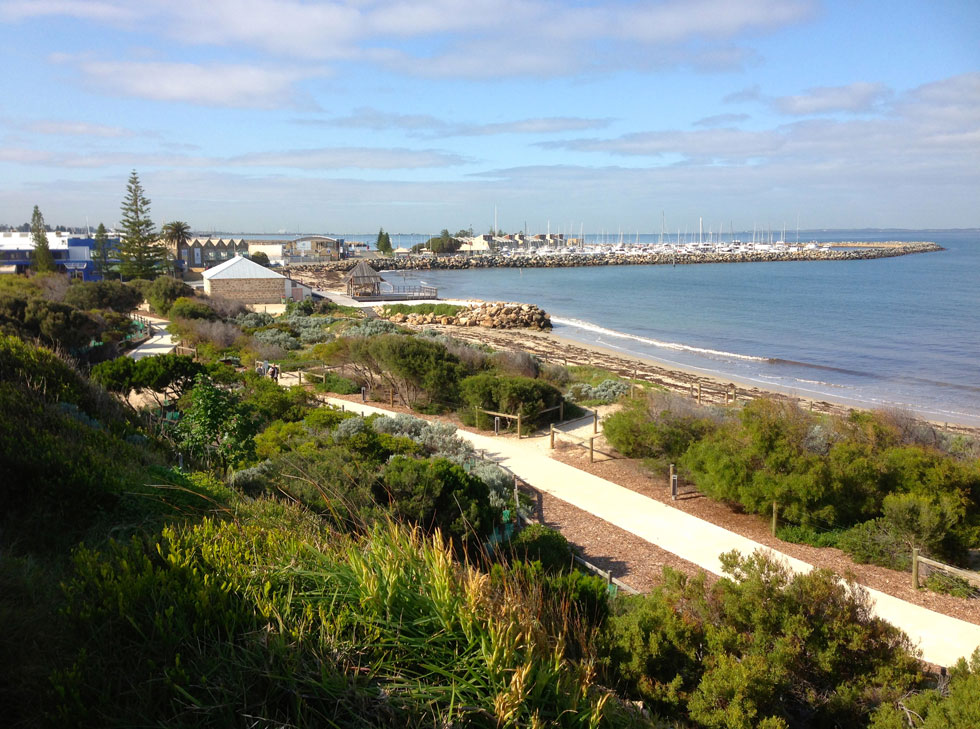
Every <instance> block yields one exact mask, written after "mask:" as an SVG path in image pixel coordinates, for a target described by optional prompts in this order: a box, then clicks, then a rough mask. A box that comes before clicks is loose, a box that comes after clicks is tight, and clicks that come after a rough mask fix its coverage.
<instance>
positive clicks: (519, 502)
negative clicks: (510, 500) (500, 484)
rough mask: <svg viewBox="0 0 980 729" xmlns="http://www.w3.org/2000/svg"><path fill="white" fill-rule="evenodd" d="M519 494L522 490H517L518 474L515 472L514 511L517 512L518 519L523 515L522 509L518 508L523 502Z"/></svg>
mask: <svg viewBox="0 0 980 729" xmlns="http://www.w3.org/2000/svg"><path fill="white" fill-rule="evenodd" d="M519 495H520V492H518V490H517V474H516V473H515V474H514V513H515V514H517V518H518V519H520V517H521V510H520V508H518V507H519V506H520V504H521V501H520V498H519Z"/></svg>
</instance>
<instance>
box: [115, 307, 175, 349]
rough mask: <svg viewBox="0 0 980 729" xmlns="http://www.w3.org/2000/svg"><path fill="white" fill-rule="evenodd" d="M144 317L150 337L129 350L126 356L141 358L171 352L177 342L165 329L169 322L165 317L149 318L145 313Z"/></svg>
mask: <svg viewBox="0 0 980 729" xmlns="http://www.w3.org/2000/svg"><path fill="white" fill-rule="evenodd" d="M144 317H145V318H146V319H148V320H149V322H150V324H149V326H150V338H149V339H147V340H146V341H145V342H143V343H142V344H141V345H139V346H138V347H136V348H135V349H132V350H130V351H129V352H128V353H127V355H126V356H127V357H132V358H133V359H143V358H144V357H152V356H153V355H156V354H169V353H170V352H173V351H174V350H175V349H176V348H177V344H176V343H175V342H174V340H173V339H172V338H171V336H170V334H169V333H168V332H167V330H166V326H167V324H169V323H170V322H168V321H166V320H165V319H157V320H154V319H150V318H149V317H147V316H146V315H145V314H144Z"/></svg>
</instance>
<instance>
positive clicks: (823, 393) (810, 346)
mask: <svg viewBox="0 0 980 729" xmlns="http://www.w3.org/2000/svg"><path fill="white" fill-rule="evenodd" d="M658 237H659V235H640V236H639V241H640V242H641V243H646V242H656V240H657V239H658ZM747 237H748V238H751V235H749V236H747ZM400 238H401V236H392V242H393V243H395V245H399V244H401V243H405V244H411V243H413V242H419V241H418V240H417V238H418V236H416V237H415V238H413V237H411V236H405V237H404V240H400ZM633 240H634V241H635V240H636V238H635V237H633ZM789 240H795V235H793V236H789ZM800 240H817V241H839V240H850V241H873V240H931V241H935V242H936V243H939V244H940V245H942V246H943V247H944V248H946V250H945V251H942V252H937V253H927V254H921V255H914V256H901V257H898V258H886V259H879V260H873V261H840V262H837V261H814V262H788V263H744V264H704V265H688V266H683V265H682V266H676V267H672V266H616V267H594V268H561V269H523V270H520V269H493V270H472V271H470V270H467V271H424V272H420V273H408V274H405V275H404V280H405V282H406V283H411V282H418V281H424V282H425V283H427V284H431V285H435V286H437V287H438V288H439V294H440V297H442V298H475V299H489V300H508V301H521V302H528V303H533V304H536V305H538V306H540V307H541V308H543V309H545V310H546V311H548V312H549V313H550V314H551V316H552V321H553V322H554V324H555V333H556V334H560V335H562V336H565V337H568V338H571V339H575V340H578V341H582V342H590V343H597V344H601V345H603V346H605V347H609V348H613V349H617V350H620V351H622V352H624V353H629V354H636V355H641V356H644V357H649V358H652V359H656V360H659V361H661V362H664V363H666V364H677V365H682V366H684V367H689V368H696V369H698V370H700V371H703V372H706V373H710V374H713V375H719V376H723V377H726V378H731V379H732V380H734V381H739V382H745V383H751V384H755V385H759V386H762V387H766V388H770V389H777V390H781V391H787V392H793V393H796V394H799V395H802V396H805V397H808V398H815V399H831V400H835V401H839V402H846V403H850V404H854V405H858V406H862V407H872V408H877V407H897V408H904V409H909V410H912V411H914V412H917V413H918V414H920V415H921V416H924V417H927V418H929V419H931V420H935V421H938V422H951V423H954V422H959V423H965V424H971V425H980V288H978V274H980V230H968V231H900V232H890V231H873V232H869V231H830V232H817V233H815V232H812V231H808V232H806V233H801V234H800ZM389 279H390V280H392V281H393V282H395V281H396V280H397V282H399V283H400V282H401V281H402V279H403V274H400V273H398V274H389Z"/></svg>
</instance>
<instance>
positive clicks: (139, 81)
mask: <svg viewBox="0 0 980 729" xmlns="http://www.w3.org/2000/svg"><path fill="white" fill-rule="evenodd" d="M78 69H79V70H80V71H81V73H82V74H83V75H84V77H85V79H86V81H87V82H88V83H90V84H92V85H94V86H96V87H98V88H100V89H103V90H105V91H107V92H109V93H114V94H121V95H126V96H136V97H139V98H143V99H151V100H154V101H164V102H187V103H192V104H199V105H202V106H219V107H221V106H224V107H239V108H255V109H274V108H279V107H283V106H286V107H303V106H309V105H310V103H309V102H308V101H306V100H304V99H302V97H301V96H299V95H298V94H297V92H296V90H295V88H294V85H295V84H296V83H297V82H298V81H300V80H302V79H306V78H311V77H314V76H317V75H322V74H321V73H319V72H317V71H315V70H309V69H304V70H300V69H275V68H264V67H259V66H251V65H244V64H194V63H164V62H133V61H96V60H82V61H80V62H79V63H78Z"/></svg>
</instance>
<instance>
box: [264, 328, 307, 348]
mask: <svg viewBox="0 0 980 729" xmlns="http://www.w3.org/2000/svg"><path fill="white" fill-rule="evenodd" d="M252 338H253V339H255V340H256V341H257V342H260V343H262V344H265V345H269V346H271V347H275V348H277V349H282V350H286V351H290V350H295V349H300V348H301V347H302V346H303V345H302V344H300V341H299V339H297V338H296V337H294V336H293V335H291V334H289V333H288V332H284V331H282V330H281V329H259V330H258V331H256V332H253V333H252Z"/></svg>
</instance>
